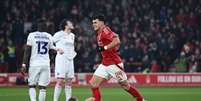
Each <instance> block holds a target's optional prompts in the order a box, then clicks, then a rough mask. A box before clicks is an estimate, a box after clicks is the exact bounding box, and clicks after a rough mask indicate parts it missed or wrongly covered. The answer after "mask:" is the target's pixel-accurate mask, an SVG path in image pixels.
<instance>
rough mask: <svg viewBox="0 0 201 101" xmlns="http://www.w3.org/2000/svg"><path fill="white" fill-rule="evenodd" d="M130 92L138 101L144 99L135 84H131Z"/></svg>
mask: <svg viewBox="0 0 201 101" xmlns="http://www.w3.org/2000/svg"><path fill="white" fill-rule="evenodd" d="M128 92H129V93H130V94H131V95H132V96H133V97H136V99H137V101H142V100H143V97H142V95H141V94H140V92H139V91H138V90H137V89H136V88H135V87H134V86H130V88H129V90H128Z"/></svg>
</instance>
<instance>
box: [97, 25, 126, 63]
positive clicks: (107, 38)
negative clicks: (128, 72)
mask: <svg viewBox="0 0 201 101" xmlns="http://www.w3.org/2000/svg"><path fill="white" fill-rule="evenodd" d="M115 36H117V34H116V33H114V32H113V31H112V30H111V29H110V28H109V27H107V26H106V27H104V28H103V29H102V30H100V31H99V32H98V35H97V41H98V45H99V46H101V47H103V46H105V45H108V44H109V43H111V42H112V40H113V38H114V37H115ZM118 48H119V46H116V47H114V48H110V49H108V50H105V51H103V52H101V55H102V64H103V65H106V66H108V65H112V64H119V63H121V62H122V60H121V58H120V56H119V54H118V52H117V50H118Z"/></svg>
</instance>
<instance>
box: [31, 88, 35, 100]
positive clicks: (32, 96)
mask: <svg viewBox="0 0 201 101" xmlns="http://www.w3.org/2000/svg"><path fill="white" fill-rule="evenodd" d="M29 97H30V99H31V101H36V89H35V88H29Z"/></svg>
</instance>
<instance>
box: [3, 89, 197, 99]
mask: <svg viewBox="0 0 201 101" xmlns="http://www.w3.org/2000/svg"><path fill="white" fill-rule="evenodd" d="M139 90H140V91H141V92H142V94H143V96H144V97H145V98H146V99H147V100H148V101H201V87H179V88H175V87H173V88H164V87H160V88H139ZM53 91H54V89H53V88H48V89H47V100H46V101H53V100H52V98H53ZM101 92H102V96H103V101H135V100H133V98H132V97H131V96H130V95H129V94H127V93H126V92H125V91H124V90H122V89H120V88H101ZM73 95H74V96H77V97H78V98H79V101H84V99H85V98H87V97H89V96H90V95H91V92H90V89H89V88H73ZM0 101H29V97H28V89H27V88H8V87H6V88H5V87H0ZM60 101H65V96H64V90H63V91H62V95H61V96H60Z"/></svg>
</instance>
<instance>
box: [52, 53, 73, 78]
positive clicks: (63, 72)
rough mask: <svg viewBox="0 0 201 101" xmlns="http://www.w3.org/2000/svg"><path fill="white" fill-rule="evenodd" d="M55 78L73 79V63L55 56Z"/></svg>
mask: <svg viewBox="0 0 201 101" xmlns="http://www.w3.org/2000/svg"><path fill="white" fill-rule="evenodd" d="M55 62H56V63H55V77H56V78H63V79H68V78H74V63H73V60H69V59H67V58H65V57H63V56H61V55H59V56H58V55H57V56H56V60H55Z"/></svg>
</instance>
